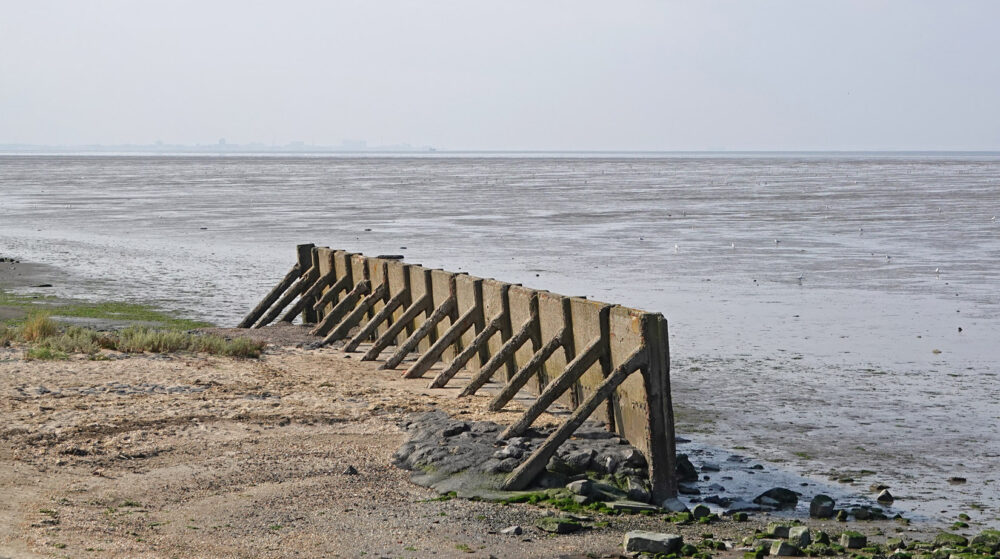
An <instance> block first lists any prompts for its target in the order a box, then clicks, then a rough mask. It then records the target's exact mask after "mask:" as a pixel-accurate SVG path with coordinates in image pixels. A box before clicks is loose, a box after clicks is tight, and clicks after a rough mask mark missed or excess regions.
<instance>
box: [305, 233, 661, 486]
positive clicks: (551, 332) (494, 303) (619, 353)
mask: <svg viewBox="0 0 1000 559" xmlns="http://www.w3.org/2000/svg"><path fill="white" fill-rule="evenodd" d="M312 250H313V262H315V263H317V264H318V266H319V272H320V276H322V275H323V274H325V273H327V272H329V271H330V270H333V271H334V272H335V275H336V279H338V280H339V279H341V278H344V277H348V278H349V280H348V281H349V283H350V285H349V286H348V287H347V288H346V289H345V290H344V291H343V292H342V293H341V294H340V296H338V297H337V298H336V299H334V300H333V301H332V302H331V304H329V305H327V306H326V307H325V308H324V309H322V310H321V311H320V312H319V317H318V320H322V317H323V316H324V315H325V314H326V313H328V312H330V310H331V309H332V307H333V305H335V304H336V303H337V301H338V300H341V299H343V297H344V295H345V294H346V293H348V292H350V290H351V289H352V288H353V286H354V285H356V284H358V283H359V282H361V281H363V280H368V281H370V282H371V283H372V291H374V290H375V288H376V287H377V286H378V285H379V284H382V283H386V284H387V287H388V289H387V294H386V296H385V297H384V298H382V299H380V300H378V301H376V302H375V304H374V305H373V306H372V308H371V310H370V311H369V312H368V313H367V314H366V318H365V320H364V321H362V323H361V325H363V324H364V323H365V322H367V321H368V320H369V319H370V318H371V317H373V316H374V315H375V314H377V313H378V311H379V310H380V309H382V308H383V307H384V305H385V304H386V303H387V302H388V301H389V300H390V299H392V298H393V297H395V296H396V295H398V294H400V293H403V294H404V296H403V297H404V301H403V304H402V305H400V306H399V308H397V309H396V310H395V311H394V312H393V313H392V315H391V317H390V319H389V320H388V321H386V322H385V323H382V324H379V325H378V328H377V330H376V331H375V335H376V337H377V336H381V335H382V334H383V333H385V332H386V331H387V330H388V329H389V327H390V326H391V325H392V324H394V323H395V322H396V321H398V320H399V319H400V317H401V316H402V315H403V313H404V312H405V311H406V309H407V308H408V307H410V305H412V304H413V303H415V302H417V301H418V300H420V299H421V297H423V296H424V295H425V294H429V296H430V297H429V304H428V305H426V307H425V308H424V309H423V310H422V311H421V312H420V313H419V314H418V315H417V316H416V318H414V319H413V320H412V321H411V322H410V323H409V324H407V325H406V327H405V328H404V329H403V330H402V332H400V333H399V334H398V335H397V336H396V337H395V339H394V340H392V342H393V344H394V345H398V344H401V343H402V342H403V341H404V340H406V339H407V337H409V336H410V335H411V334H412V333H413V332H414V331H416V330H417V329H419V328H420V326H421V325H422V324H424V322H425V321H426V320H427V319H428V317H429V316H431V315H432V313H433V312H434V310H435V309H437V308H438V307H439V306H441V305H442V304H444V303H445V302H446V301H448V300H449V299H454V301H455V303H456V304H455V305H454V308H453V309H452V310H451V312H449V313H448V314H447V316H445V317H443V318H442V319H441V320H440V322H438V323H437V325H436V326H435V327H434V328H433V329H432V330H431V331H430V333H429V335H428V336H426V337H425V338H424V339H422V340H420V342H419V344H418V345H417V346H416V349H415V351H417V352H418V353H421V354H422V353H425V352H426V351H427V350H428V349H429V348H430V347H431V346H432V344H434V342H435V341H436V340H437V339H439V338H441V337H442V336H444V335H445V333H446V332H448V330H449V329H450V328H451V327H452V325H454V324H455V323H456V321H457V320H458V319H459V317H461V316H462V315H463V314H465V313H466V312H468V311H470V309H471V310H472V311H473V320H472V324H471V325H470V326H469V327H468V329H467V330H465V331H464V332H463V333H462V335H461V336H459V337H457V338H456V340H455V342H454V343H452V344H450V346H448V347H447V348H445V350H444V351H443V353H442V354H441V355H440V357H439V359H440V360H441V361H444V362H445V363H447V362H450V361H451V360H452V359H454V358H455V357H456V356H457V355H458V354H459V353H460V352H461V351H462V350H463V349H464V348H466V347H468V346H469V345H471V344H472V342H473V340H474V339H475V337H476V335H477V334H478V333H479V332H481V331H482V330H483V328H485V327H486V325H487V324H489V322H490V321H491V320H493V319H495V318H496V317H502V318H503V320H502V323H501V326H500V329H499V331H498V332H497V333H495V334H493V335H492V336H491V337H490V338H489V340H487V342H486V343H484V344H482V345H481V346H480V347H478V348H477V349H476V351H475V352H474V353H473V354H472V357H471V359H470V360H469V361H468V363H467V364H466V365H465V367H466V368H467V369H469V370H470V371H472V372H473V373H475V372H477V371H479V370H480V368H481V367H482V366H483V365H484V364H485V363H486V362H487V361H488V360H489V359H490V357H491V356H493V355H495V354H496V353H497V352H498V351H499V349H500V348H501V346H502V345H503V344H504V342H506V341H507V340H509V339H510V338H511V337H512V336H513V335H515V334H516V333H517V332H518V331H519V330H521V328H522V326H523V325H524V324H526V323H529V324H530V328H529V330H530V337H529V339H528V340H527V342H526V343H524V345H522V346H521V347H520V348H519V349H518V350H517V351H516V352H514V353H513V355H512V356H511V357H510V358H509V359H508V360H507V361H506V362H505V363H504V364H503V365H502V366H501V367H500V368H499V369H498V370H497V371H496V372H495V373H494V374H493V379H494V380H497V381H500V382H506V381H508V380H509V379H510V378H511V377H512V376H513V375H514V374H515V372H516V371H518V370H519V369H521V368H522V367H524V366H525V365H526V364H527V363H528V362H529V361H530V360H531V358H532V356H533V355H534V354H535V353H536V352H537V351H538V350H539V349H541V348H542V347H543V346H544V345H545V344H547V343H549V342H550V341H551V340H552V339H554V338H561V341H562V343H561V345H560V347H559V348H558V349H556V350H555V352H553V353H552V354H551V355H550V356H549V358H548V359H547V360H545V362H544V365H543V366H542V367H541V368H540V369H539V370H538V372H537V374H536V375H535V376H534V378H533V379H532V380H531V381H529V382H528V384H527V385H526V386H525V388H526V389H527V390H529V391H531V392H534V393H535V394H539V393H540V392H541V391H542V390H544V388H545V387H546V386H547V385H548V383H549V382H551V381H552V379H555V378H557V377H559V376H560V375H562V374H563V372H564V371H565V370H566V369H567V365H568V364H569V363H570V362H572V361H573V359H574V358H575V357H577V355H578V354H581V353H582V352H584V351H585V350H586V348H587V347H588V346H590V345H591V344H592V343H594V342H597V344H598V345H599V346H600V348H601V353H600V358H599V359H598V360H597V361H596V362H594V363H593V364H592V365H590V366H589V367H588V368H587V369H586V371H585V372H584V373H583V374H582V376H580V378H579V380H578V381H576V382H575V383H574V384H573V386H572V388H571V389H569V390H568V391H566V392H565V393H563V394H562V395H561V396H560V397H559V399H558V400H557V401H558V403H559V404H562V405H564V406H566V407H568V408H570V409H575V408H576V407H578V406H580V405H581V403H582V402H584V401H586V400H587V399H588V398H589V397H590V396H592V395H593V394H594V393H595V392H596V389H597V387H598V386H599V385H600V384H601V383H602V382H604V380H605V379H606V378H607V377H608V376H609V375H611V373H612V371H614V370H615V368H616V367H619V366H620V365H622V364H623V363H625V362H626V361H627V360H628V359H629V358H630V357H631V356H633V354H635V353H636V352H645V354H644V355H645V356H646V359H645V361H644V363H645V365H643V366H642V368H641V369H640V371H639V372H640V373H641V374H632V375H631V376H629V377H627V378H626V379H625V381H624V382H622V383H621V384H620V385H618V387H617V389H615V391H614V393H613V394H612V396H611V397H610V398H609V399H608V400H607V402H606V403H605V404H604V405H601V406H600V407H599V408H597V409H596V411H595V412H594V413H593V414H592V416H591V417H592V418H594V419H598V420H602V421H606V422H608V423H609V428H611V429H613V430H615V431H617V432H618V433H620V434H621V435H622V436H624V437H625V438H626V439H628V440H629V442H630V443H632V444H633V445H635V446H636V447H637V448H639V449H640V450H642V451H643V452H644V453H645V454H646V455H647V458H649V457H651V456H652V457H653V459H654V460H653V461H658V462H659V464H660V467H661V468H663V467H665V466H663V464H664V460H667V461H668V462H669V466H670V467H671V468H672V466H673V452H674V450H673V449H674V433H673V414H672V409H671V406H670V394H669V387H670V383H669V348H668V346H667V337H666V326H667V325H666V321H665V320H664V319H663V317H662V315H660V314H658V313H648V312H645V311H641V310H638V309H630V308H626V307H622V306H619V305H613V304H609V303H602V302H598V301H590V300H587V299H584V298H579V297H567V296H564V295H560V294H557V293H551V292H548V291H541V290H535V289H530V288H527V287H524V286H521V285H511V284H507V283H504V282H502V281H498V280H494V279H482V278H477V277H474V276H469V275H467V274H456V273H452V272H448V271H445V270H429V269H426V268H424V267H422V266H419V265H409V264H405V263H403V262H400V261H398V260H386V259H378V258H369V257H365V256H363V255H360V254H352V253H348V252H344V251H338V250H331V249H329V248H326V247H317V248H313V249H312ZM335 282H336V280H335V281H331V282H330V285H332V284H334V283H335ZM327 289H329V288H327ZM386 351H393V348H392V347H390V348H388V349H387V350H386ZM667 451H669V459H668V458H666V457H665V456H666V454H667ZM656 456H660V458H656ZM660 473H661V475H660V478H661V482H662V480H663V479H667V481H666V482H662V483H667V484H668V485H669V484H672V483H673V477H672V476H673V474H672V472H670V473H669V475H667V474H664V472H660ZM665 475H667V477H666V478H664V476H665ZM662 483H661V485H662ZM661 489H662V488H661ZM668 492H669V490H668Z"/></svg>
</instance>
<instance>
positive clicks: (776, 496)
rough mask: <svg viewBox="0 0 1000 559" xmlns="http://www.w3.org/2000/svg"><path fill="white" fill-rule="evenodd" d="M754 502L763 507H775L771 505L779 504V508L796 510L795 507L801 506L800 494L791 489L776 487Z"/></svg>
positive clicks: (762, 494) (759, 496)
mask: <svg viewBox="0 0 1000 559" xmlns="http://www.w3.org/2000/svg"><path fill="white" fill-rule="evenodd" d="M753 502H755V503H757V504H761V505H769V506H775V505H771V503H772V502H774V503H777V505H776V506H777V507H778V508H794V507H795V505H797V504H799V494H798V493H796V492H794V491H792V490H791V489H785V488H784V487H775V488H773V489H768V490H767V491H765V492H763V493H761V494H760V495H758V496H757V498H755V499H754V500H753Z"/></svg>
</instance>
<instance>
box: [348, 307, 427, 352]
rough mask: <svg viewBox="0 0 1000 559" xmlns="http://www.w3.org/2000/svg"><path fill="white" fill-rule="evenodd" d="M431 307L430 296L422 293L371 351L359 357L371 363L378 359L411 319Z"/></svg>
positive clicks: (380, 337)
mask: <svg viewBox="0 0 1000 559" xmlns="http://www.w3.org/2000/svg"><path fill="white" fill-rule="evenodd" d="M430 306H431V294H430V293H424V294H423V296H422V297H420V298H419V299H417V300H416V301H414V302H413V304H411V305H410V306H409V307H407V309H406V310H405V311H403V314H402V316H400V317H399V319H398V320H397V321H396V322H393V323H392V326H391V327H390V328H389V329H388V330H386V332H385V334H382V335H381V336H379V338H378V339H377V340H375V343H374V344H372V347H371V349H369V350H368V352H367V353H365V354H364V356H362V357H361V360H362V361H373V360H374V359H376V358H377V357H378V354H379V353H382V350H384V349H385V348H387V347H389V346H390V345H392V342H394V341H395V340H396V336H399V334H401V333H402V332H403V330H405V329H406V327H407V325H409V324H410V323H411V322H413V319H415V318H416V317H417V315H419V314H420V313H422V312H426V311H427V309H428V308H430Z"/></svg>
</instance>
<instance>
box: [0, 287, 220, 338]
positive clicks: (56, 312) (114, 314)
mask: <svg viewBox="0 0 1000 559" xmlns="http://www.w3.org/2000/svg"><path fill="white" fill-rule="evenodd" d="M0 306H4V307H14V308H19V309H23V310H24V311H25V312H26V313H28V314H32V311H33V310H35V311H41V312H43V313H46V314H49V315H53V316H62V317H67V318H90V319H96V320H115V321H124V322H129V321H135V322H149V323H155V324H157V325H158V326H159V327H160V328H167V329H171V330H193V329H195V328H204V327H207V326H212V324H211V323H209V322H205V321H201V320H190V319H186V318H178V317H176V316H173V315H171V314H170V313H168V312H164V311H162V310H159V309H157V308H155V307H153V306H151V305H145V304H141V303H128V302H121V301H107V302H102V303H88V302H83V301H71V300H61V299H58V298H56V297H53V296H51V295H18V294H14V293H8V292H6V291H3V290H0ZM15 322H20V321H15Z"/></svg>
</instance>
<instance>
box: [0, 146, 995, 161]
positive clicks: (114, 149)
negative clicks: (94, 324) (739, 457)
mask: <svg viewBox="0 0 1000 559" xmlns="http://www.w3.org/2000/svg"><path fill="white" fill-rule="evenodd" d="M10 156H16V157H31V156H39V157H45V156H50V157H51V156H69V157H86V156H89V157H330V158H407V157H414V158H467V157H491V158H521V157H523V158H567V159H572V158H591V157H606V158H615V159H656V158H664V159H672V158H722V159H728V158H769V157H780V158H911V157H912V158H941V159H954V158H1000V151H960V150H918V151H913V150H898V151H892V150H872V151H865V150H842V151H838V150H833V151H817V150H802V151H711V150H704V151H698V150H694V151H627V150H624V151H618V150H435V149H433V148H427V149H393V148H388V149H366V150H341V149H335V148H319V147H318V148H312V149H311V148H303V147H283V146H276V147H273V148H260V147H257V146H254V147H250V146H246V147H242V146H241V147H232V148H224V149H220V148H219V147H218V146H172V147H171V148H157V147H155V146H67V147H59V146H11V145H7V146H3V145H0V157H10Z"/></svg>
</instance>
